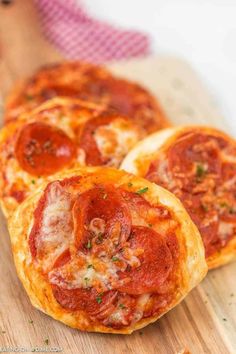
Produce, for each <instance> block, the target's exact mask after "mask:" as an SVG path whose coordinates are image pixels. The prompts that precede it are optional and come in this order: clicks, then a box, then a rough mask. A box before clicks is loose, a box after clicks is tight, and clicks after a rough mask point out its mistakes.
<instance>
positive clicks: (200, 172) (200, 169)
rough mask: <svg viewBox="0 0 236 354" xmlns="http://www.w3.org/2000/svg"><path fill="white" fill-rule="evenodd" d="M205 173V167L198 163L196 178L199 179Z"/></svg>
mask: <svg viewBox="0 0 236 354" xmlns="http://www.w3.org/2000/svg"><path fill="white" fill-rule="evenodd" d="M206 173H207V170H206V168H205V167H204V166H203V165H202V164H200V163H198V164H197V166H196V177H197V179H198V180H201V179H202V178H203V177H204V176H205V175H206Z"/></svg>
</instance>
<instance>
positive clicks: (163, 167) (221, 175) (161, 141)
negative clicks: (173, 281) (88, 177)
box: [121, 126, 236, 268]
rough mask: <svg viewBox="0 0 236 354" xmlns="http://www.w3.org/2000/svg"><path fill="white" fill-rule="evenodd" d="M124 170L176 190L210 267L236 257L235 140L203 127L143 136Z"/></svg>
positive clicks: (126, 160) (128, 158)
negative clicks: (199, 236)
mask: <svg viewBox="0 0 236 354" xmlns="http://www.w3.org/2000/svg"><path fill="white" fill-rule="evenodd" d="M121 169H124V170H126V171H128V172H132V173H134V174H135V175H137V176H142V177H146V178H147V179H148V180H150V181H152V182H155V183H157V184H159V185H161V186H163V187H164V188H166V189H168V190H169V191H171V192H173V193H174V194H175V195H176V196H177V197H178V198H179V199H180V200H181V201H182V203H183V204H184V205H185V207H186V209H187V211H188V212H189V214H190V216H191V217H192V219H193V221H194V222H195V224H196V225H197V227H198V228H199V231H200V233H201V235H202V238H203V242H204V245H205V250H206V259H207V263H208V266H209V268H216V267H219V266H222V265H224V264H226V263H228V262H230V261H232V260H234V259H235V258H236V142H235V140H234V139H232V138H231V137H230V136H228V135H227V134H225V133H223V132H221V131H218V130H216V129H214V128H210V127H205V126H184V127H176V128H169V129H165V130H163V131H160V132H158V133H154V134H152V135H150V136H149V137H147V138H145V139H144V140H143V141H141V142H140V143H139V144H137V145H136V146H135V147H134V149H132V150H131V151H130V153H129V154H128V155H127V156H126V158H125V159H124V161H123V162H122V165H121Z"/></svg>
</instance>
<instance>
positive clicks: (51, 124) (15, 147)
mask: <svg viewBox="0 0 236 354" xmlns="http://www.w3.org/2000/svg"><path fill="white" fill-rule="evenodd" d="M144 134H145V132H144V131H143V130H142V129H141V128H140V127H139V126H137V125H136V124H135V122H134V121H132V120H130V119H128V118H126V117H124V116H121V115H120V114H118V113H114V112H113V113H110V112H108V111H104V107H103V106H99V105H96V104H92V103H88V102H82V101H80V100H77V99H67V98H65V99H60V98H54V99H52V100H50V101H47V102H45V103H44V104H42V105H41V106H40V107H38V108H36V109H35V110H33V111H31V112H30V113H26V114H24V115H23V116H22V117H21V118H19V119H17V120H14V121H12V122H9V124H7V126H5V127H4V128H3V129H2V131H1V133H0V164H1V171H0V199H1V203H2V207H3V210H4V213H5V215H6V216H7V217H8V216H9V215H10V214H11V212H12V210H14V209H15V207H16V206H17V205H18V204H20V203H21V202H22V201H23V200H24V199H25V198H26V197H27V196H28V194H29V193H31V192H32V191H33V190H35V188H36V187H37V186H39V185H40V184H41V183H42V181H43V180H44V179H45V178H47V177H50V176H52V175H53V174H55V173H57V172H59V171H63V170H65V169H67V168H74V167H76V166H77V167H79V166H98V165H107V166H113V167H118V166H119V164H120V162H121V160H122V159H123V158H124V156H125V155H126V154H127V153H128V151H129V150H130V149H131V148H132V147H133V146H134V144H135V143H137V142H138V141H139V140H140V139H141V138H142V137H143V136H144Z"/></svg>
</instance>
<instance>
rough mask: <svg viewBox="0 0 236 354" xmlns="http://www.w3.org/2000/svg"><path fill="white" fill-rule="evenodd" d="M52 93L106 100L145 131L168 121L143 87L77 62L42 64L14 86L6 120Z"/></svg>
mask: <svg viewBox="0 0 236 354" xmlns="http://www.w3.org/2000/svg"><path fill="white" fill-rule="evenodd" d="M55 96H67V97H76V98H80V99H83V100H88V101H89V102H99V103H102V104H106V105H107V106H109V107H112V108H114V109H115V110H117V111H118V112H119V113H121V114H124V115H126V116H129V117H131V118H132V119H134V121H135V122H136V123H137V124H138V125H140V126H141V127H143V128H144V129H145V130H146V131H147V132H148V133H150V132H153V131H156V130H158V129H161V128H163V127H166V126H167V124H168V123H167V119H166V117H165V115H164V113H163V111H162V109H161V108H160V106H159V104H158V103H157V102H156V100H155V98H154V97H153V96H152V95H151V94H150V93H149V92H148V91H147V90H145V89H144V88H143V87H141V86H139V85H138V84H135V83H132V82H128V81H126V80H122V79H119V78H116V77H114V76H112V75H111V73H109V72H108V71H107V70H105V69H103V68H101V67H97V66H93V65H91V64H85V63H80V62H64V63H61V64H54V65H50V66H47V67H43V68H42V69H40V70H39V71H38V72H37V73H36V74H35V75H34V76H33V77H32V78H30V79H29V80H28V81H26V82H24V83H22V84H20V85H18V86H16V87H15V88H14V90H13V91H12V93H11V94H10V96H9V97H8V99H7V103H6V114H5V120H6V121H8V120H11V119H14V118H17V117H18V116H19V115H20V114H21V113H22V112H25V111H29V110H31V109H33V108H35V107H37V106H38V105H39V104H41V103H42V102H44V101H46V100H48V99H50V98H52V97H55Z"/></svg>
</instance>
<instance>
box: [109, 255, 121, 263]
mask: <svg viewBox="0 0 236 354" xmlns="http://www.w3.org/2000/svg"><path fill="white" fill-rule="evenodd" d="M111 260H112V262H117V261H119V260H120V259H119V258H118V257H116V256H113V257H112V259H111Z"/></svg>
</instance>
